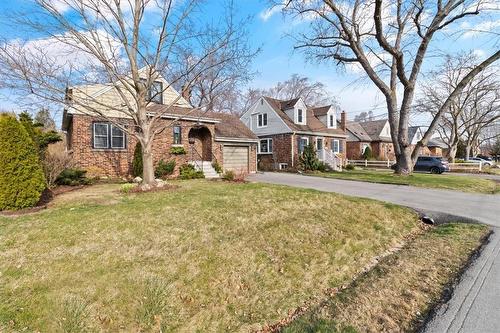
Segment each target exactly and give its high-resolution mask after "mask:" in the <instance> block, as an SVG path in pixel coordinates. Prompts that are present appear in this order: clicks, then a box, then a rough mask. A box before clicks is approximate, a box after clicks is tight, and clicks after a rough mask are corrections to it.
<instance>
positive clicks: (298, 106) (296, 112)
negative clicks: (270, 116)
mask: <svg viewBox="0 0 500 333" xmlns="http://www.w3.org/2000/svg"><path fill="white" fill-rule="evenodd" d="M283 111H285V113H286V114H287V115H288V117H290V119H292V120H293V122H294V123H295V124H297V125H306V124H307V106H306V104H305V103H304V101H303V100H302V98H299V99H298V100H297V102H296V103H295V105H293V106H292V105H290V107H289V108H288V109H286V110H283Z"/></svg>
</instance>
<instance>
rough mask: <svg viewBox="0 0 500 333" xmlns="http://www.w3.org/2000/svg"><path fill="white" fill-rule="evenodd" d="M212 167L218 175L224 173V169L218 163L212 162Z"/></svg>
mask: <svg viewBox="0 0 500 333" xmlns="http://www.w3.org/2000/svg"><path fill="white" fill-rule="evenodd" d="M212 167H213V168H214V170H215V172H217V173H219V174H220V173H222V167H221V166H220V164H219V163H217V162H212Z"/></svg>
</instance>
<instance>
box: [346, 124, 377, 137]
mask: <svg viewBox="0 0 500 333" xmlns="http://www.w3.org/2000/svg"><path fill="white" fill-rule="evenodd" d="M346 126H347V130H348V131H349V132H351V133H352V134H353V135H354V136H356V137H357V138H358V139H359V141H372V139H371V138H370V136H369V135H368V133H366V131H365V129H364V128H363V126H361V125H360V124H359V123H358V122H355V121H349V122H347V124H346Z"/></svg>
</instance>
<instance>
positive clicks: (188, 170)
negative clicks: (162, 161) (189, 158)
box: [179, 164, 205, 179]
mask: <svg viewBox="0 0 500 333" xmlns="http://www.w3.org/2000/svg"><path fill="white" fill-rule="evenodd" d="M179 174H180V178H181V179H196V178H205V175H204V174H203V171H197V170H196V169H195V168H194V166H193V165H191V164H184V165H181V167H180V168H179Z"/></svg>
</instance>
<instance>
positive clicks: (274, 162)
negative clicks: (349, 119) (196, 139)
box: [240, 96, 347, 170]
mask: <svg viewBox="0 0 500 333" xmlns="http://www.w3.org/2000/svg"><path fill="white" fill-rule="evenodd" d="M335 111H336V110H335V108H334V107H333V106H332V105H327V106H322V107H316V108H311V107H308V106H307V105H306V104H305V103H304V101H303V100H302V98H295V99H292V100H278V99H274V98H270V97H265V96H263V97H261V98H259V100H258V101H257V102H256V103H255V104H254V105H253V106H252V107H251V108H250V109H248V110H247V111H246V112H245V113H243V114H242V115H241V117H240V119H241V120H242V121H243V123H244V124H245V125H246V126H247V127H248V128H249V129H250V130H252V131H253V133H255V135H257V137H258V138H259V144H258V155H257V156H258V167H259V169H262V170H282V169H287V168H297V167H298V166H299V155H300V154H301V153H302V152H303V150H304V147H305V146H306V145H308V144H309V143H311V144H313V145H314V147H315V148H316V152H317V156H318V159H319V160H320V161H323V162H324V163H327V164H329V165H330V166H331V167H332V168H334V169H337V168H340V167H341V165H342V158H343V154H344V152H345V146H346V143H345V142H346V137H347V135H346V132H345V113H344V112H343V113H342V114H341V121H340V123H339V122H338V121H337V115H336V112H335Z"/></svg>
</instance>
